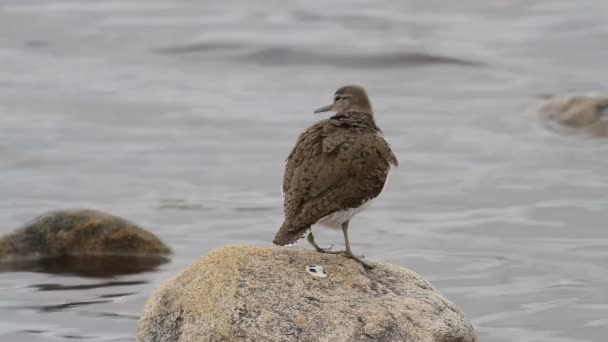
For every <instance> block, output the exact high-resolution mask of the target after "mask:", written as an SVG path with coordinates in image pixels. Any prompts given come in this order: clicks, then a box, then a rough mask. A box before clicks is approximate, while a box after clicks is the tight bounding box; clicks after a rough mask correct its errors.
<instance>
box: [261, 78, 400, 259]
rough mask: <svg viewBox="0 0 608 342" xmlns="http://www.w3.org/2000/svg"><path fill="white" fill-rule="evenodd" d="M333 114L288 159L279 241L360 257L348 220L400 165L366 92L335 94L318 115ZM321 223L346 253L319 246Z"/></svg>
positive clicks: (308, 132) (305, 135) (305, 136)
mask: <svg viewBox="0 0 608 342" xmlns="http://www.w3.org/2000/svg"><path fill="white" fill-rule="evenodd" d="M327 111H334V112H336V114H335V115H334V116H332V117H330V118H328V119H325V120H321V121H319V122H317V123H316V124H314V125H313V126H311V127H310V128H308V129H307V130H306V131H304V132H303V133H302V134H301V135H300V137H299V138H298V141H297V142H296V145H295V146H294V148H293V150H292V151H291V153H290V154H289V156H288V157H287V165H286V167H285V176H284V178H283V198H284V206H283V207H284V213H285V221H284V222H283V225H281V228H280V229H279V232H278V233H277V234H276V236H275V238H274V241H273V242H274V243H275V244H277V245H281V246H284V245H289V244H293V243H295V242H297V241H298V240H299V239H301V238H303V237H305V236H306V238H307V239H308V241H309V242H310V243H311V244H312V245H313V246H314V248H315V249H316V250H317V251H318V252H321V253H332V254H340V255H343V256H345V257H348V258H351V259H354V260H357V261H358V262H360V263H361V264H362V265H363V266H365V267H367V268H372V266H371V265H369V264H368V263H366V262H364V261H363V260H361V258H360V257H358V256H355V255H354V254H353V253H352V251H351V248H350V243H349V240H348V222H349V221H350V219H351V218H352V217H353V216H354V215H356V214H357V213H359V212H360V211H362V210H363V209H364V208H365V207H367V206H368V205H369V204H370V202H371V201H372V200H373V199H374V198H376V197H377V196H378V195H379V194H380V192H382V189H383V188H384V185H385V183H386V180H387V177H388V174H389V171H390V169H391V166H397V165H398V161H397V158H396V157H395V155H394V154H393V152H392V151H391V148H390V146H389V144H388V143H387V142H386V140H384V137H383V134H382V131H381V130H380V128H378V126H377V125H376V122H375V121H374V113H373V111H372V106H371V103H370V101H369V98H368V97H367V93H366V92H365V89H363V87H360V86H356V85H347V86H343V87H341V88H339V89H338V90H336V92H335V94H334V101H333V103H332V104H330V105H327V106H324V107H321V108H319V109H317V110H315V111H314V112H315V113H321V112H327ZM317 223H320V224H322V225H324V226H327V227H330V228H335V229H339V228H342V232H343V234H344V243H345V247H346V249H345V250H344V251H330V250H329V249H327V248H321V247H319V245H317V243H316V241H315V239H314V236H313V234H312V231H311V226H312V225H314V224H317Z"/></svg>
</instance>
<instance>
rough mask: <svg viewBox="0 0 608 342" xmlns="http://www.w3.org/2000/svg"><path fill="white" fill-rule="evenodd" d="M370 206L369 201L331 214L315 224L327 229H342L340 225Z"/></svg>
mask: <svg viewBox="0 0 608 342" xmlns="http://www.w3.org/2000/svg"><path fill="white" fill-rule="evenodd" d="M370 204H372V200H371V199H370V200H367V201H365V202H363V203H361V205H360V206H358V207H356V208H349V209H344V210H339V211H336V212H333V213H331V214H329V215H327V216H324V217H323V218H321V219H320V220H319V221H318V222H317V223H320V224H322V225H324V226H327V227H329V228H334V229H339V228H341V227H342V223H344V222H346V221H348V220H350V219H351V218H352V217H353V216H355V215H357V214H358V213H360V212H361V211H363V210H364V209H365V208H367V207H368V206H369V205H370Z"/></svg>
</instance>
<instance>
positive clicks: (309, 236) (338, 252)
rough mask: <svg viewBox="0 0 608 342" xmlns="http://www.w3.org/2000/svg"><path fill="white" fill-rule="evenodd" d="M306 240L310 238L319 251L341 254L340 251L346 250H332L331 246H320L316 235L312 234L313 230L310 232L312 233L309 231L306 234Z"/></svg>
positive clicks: (309, 240)
mask: <svg viewBox="0 0 608 342" xmlns="http://www.w3.org/2000/svg"><path fill="white" fill-rule="evenodd" d="M306 240H308V242H310V244H311V245H312V246H313V247H314V248H315V249H316V250H317V252H319V253H328V254H340V253H343V252H344V251H331V247H329V248H321V247H319V245H317V241H315V237H314V235H312V232H310V233H308V235H306Z"/></svg>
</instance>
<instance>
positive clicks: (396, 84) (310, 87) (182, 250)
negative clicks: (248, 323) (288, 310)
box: [0, 0, 608, 342]
mask: <svg viewBox="0 0 608 342" xmlns="http://www.w3.org/2000/svg"><path fill="white" fill-rule="evenodd" d="M607 19H608V2H605V1H595V0H581V1H570V0H551V1H548V0H547V1H517V0H493V1H481V0H478V1H473V0H468V1H458V2H448V1H423V0H410V1H396V0H385V1H333V2H325V1H300V2H290V3H289V4H287V3H286V2H284V1H264V2H255V3H254V2H250V1H244V0H241V1H224V2H214V3H211V2H207V1H203V2H201V1H187V0H181V1H169V0H154V1H151V0H146V1H144V0H132V1H84V0H74V1H55V0H44V1H43V0H36V1H34V0H3V1H2V2H1V3H0V61H1V63H0V131H1V133H2V134H0V170H1V172H2V173H1V177H0V194H1V196H0V217H1V221H2V225H1V227H0V232H2V233H4V232H7V231H9V230H11V229H13V228H15V227H17V226H19V225H21V224H22V223H23V222H25V221H27V220H29V219H31V218H32V217H34V216H36V215H38V214H40V213H42V212H44V211H47V210H51V209H57V208H67V207H69V208H73V207H86V208H94V209H99V210H104V211H108V212H111V213H113V214H116V215H119V216H122V217H125V218H127V219H130V220H132V221H134V222H137V223H139V224H140V225H142V226H144V227H146V228H148V229H150V230H152V231H154V232H155V233H156V234H158V235H159V236H160V237H161V238H163V239H164V240H165V241H166V242H167V243H168V244H170V245H171V246H172V248H173V249H174V250H175V251H176V256H175V258H174V260H173V262H171V263H169V264H164V265H162V266H160V268H159V269H158V270H156V271H152V270H151V271H148V272H146V273H140V274H134V275H124V276H115V277H113V278H87V277H75V276H70V275H61V274H54V275H51V274H47V273H28V272H17V273H2V274H0V340H2V341H28V342H29V341H55V340H65V339H83V340H91V341H133V340H134V336H135V331H136V324H137V319H138V316H139V314H140V312H141V309H142V306H143V304H144V303H145V301H146V299H147V297H148V296H149V295H150V293H151V292H152V291H153V290H154V288H155V287H157V286H158V285H159V284H160V283H161V282H162V281H163V280H165V279H167V278H168V277H169V276H170V275H172V274H174V273H176V272H177V271H179V270H181V269H183V268H184V267H186V266H187V265H189V264H190V263H192V262H193V261H194V260H195V259H196V258H198V257H199V256H202V255H205V254H206V253H207V252H208V251H209V249H211V248H213V247H215V246H220V245H225V244H238V243H249V244H255V245H260V246H270V245H271V243H270V241H271V239H272V236H273V235H274V233H275V231H276V230H277V228H278V226H279V225H280V223H281V220H282V210H281V195H280V193H279V187H280V183H281V178H282V173H283V160H284V158H285V157H286V155H287V154H288V153H289V150H290V148H291V146H292V145H293V143H294V141H295V138H296V136H297V134H298V133H299V132H300V131H301V130H303V129H304V128H305V127H306V126H307V125H310V124H311V123H313V122H314V121H315V120H317V119H318V118H319V117H315V116H313V115H312V113H311V112H312V110H313V109H314V108H317V107H318V106H320V105H324V104H326V103H327V102H328V101H330V100H331V95H332V93H333V91H334V90H335V89H336V88H337V87H338V86H340V85H342V84H344V83H360V84H363V85H365V86H366V87H367V88H368V91H369V93H370V95H371V99H372V102H373V104H374V107H375V110H376V117H377V121H378V124H379V125H380V127H381V128H383V130H384V131H385V135H386V137H387V139H388V140H389V141H390V142H391V144H392V146H393V149H394V150H395V153H396V155H397V157H398V158H399V160H400V162H401V167H400V168H399V169H397V170H396V172H394V173H393V175H392V176H391V181H390V184H389V186H388V187H387V190H386V191H385V193H384V194H383V195H382V196H381V198H380V199H379V200H378V201H377V202H375V203H374V206H372V207H371V208H370V209H368V210H367V211H366V212H364V213H363V214H361V215H359V216H358V217H357V218H356V219H355V220H353V222H352V224H351V239H352V241H353V242H354V245H353V248H354V249H355V250H356V251H357V252H359V253H364V254H365V255H366V256H368V257H370V258H375V259H381V260H385V261H389V262H393V263H397V264H399V265H403V266H406V267H408V268H411V269H413V270H415V271H417V272H419V273H421V274H422V275H424V276H425V277H427V278H428V279H429V280H431V281H432V282H433V283H434V284H435V285H436V286H437V287H438V288H439V289H441V291H442V292H443V293H444V294H445V295H446V296H447V297H448V298H450V299H451V300H452V301H453V302H455V303H456V304H457V305H458V306H459V307H460V308H462V309H463V310H464V311H465V312H466V314H467V315H468V316H469V317H470V318H471V319H472V321H473V323H474V325H475V327H476V329H477V331H478V334H479V336H480V339H481V340H482V341H523V342H532V341H560V342H561V341H605V338H606V336H607V334H608V290H607V289H608V231H607V230H608V227H607V225H606V221H607V218H608V140H602V139H591V138H586V137H581V136H560V135H557V134H555V133H551V132H548V131H546V130H545V129H544V128H543V126H542V125H541V124H540V123H539V122H538V120H537V119H536V116H535V114H534V113H533V112H531V111H530V110H529V107H530V105H531V104H533V103H534V102H535V101H537V100H538V98H539V95H541V94H547V93H565V92H589V91H596V92H602V91H604V92H605V91H607V90H608V89H606V79H608V62H607V61H608V49H606V48H605V45H606V41H608V20H607ZM318 239H319V240H320V242H322V243H324V244H329V243H335V244H340V243H341V241H342V239H341V236H340V234H338V233H337V232H331V231H328V232H325V233H321V235H320V236H319V237H318ZM299 247H305V248H308V247H307V246H305V243H304V242H302V243H301V244H300V245H299Z"/></svg>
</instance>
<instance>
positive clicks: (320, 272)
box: [306, 264, 327, 278]
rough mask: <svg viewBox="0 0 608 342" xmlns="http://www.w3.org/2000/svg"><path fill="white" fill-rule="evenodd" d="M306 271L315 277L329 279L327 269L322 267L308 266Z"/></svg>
mask: <svg viewBox="0 0 608 342" xmlns="http://www.w3.org/2000/svg"><path fill="white" fill-rule="evenodd" d="M306 271H307V272H308V273H310V274H312V275H313V276H315V277H319V278H327V272H326V271H325V268H324V267H323V266H321V265H315V264H312V265H306Z"/></svg>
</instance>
